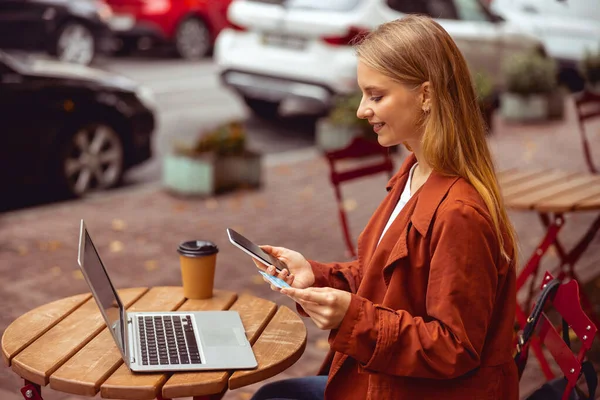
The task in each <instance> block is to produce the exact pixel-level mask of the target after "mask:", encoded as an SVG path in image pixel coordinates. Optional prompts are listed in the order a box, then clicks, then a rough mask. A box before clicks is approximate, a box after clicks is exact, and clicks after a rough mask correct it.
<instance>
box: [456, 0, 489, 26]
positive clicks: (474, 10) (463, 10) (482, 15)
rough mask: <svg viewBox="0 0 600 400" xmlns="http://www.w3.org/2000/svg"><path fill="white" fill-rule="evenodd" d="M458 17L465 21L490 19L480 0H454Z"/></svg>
mask: <svg viewBox="0 0 600 400" xmlns="http://www.w3.org/2000/svg"><path fill="white" fill-rule="evenodd" d="M454 3H455V5H456V12H457V14H458V18H459V19H461V20H463V21H489V17H488V15H487V14H486V12H485V10H484V9H483V6H482V5H481V4H480V3H479V1H478V0H454Z"/></svg>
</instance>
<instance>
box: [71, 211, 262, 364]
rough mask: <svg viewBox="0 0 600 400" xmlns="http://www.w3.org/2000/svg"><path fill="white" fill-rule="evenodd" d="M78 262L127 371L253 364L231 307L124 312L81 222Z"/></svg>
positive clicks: (238, 321)
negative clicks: (193, 310) (222, 308)
mask: <svg viewBox="0 0 600 400" xmlns="http://www.w3.org/2000/svg"><path fill="white" fill-rule="evenodd" d="M77 261H78V263H79V267H80V268H81V271H82V273H83V276H84V277H85V280H86V281H87V283H88V285H89V287H90V289H91V292H92V294H93V295H94V299H95V300H96V303H97V304H98V308H99V309H100V312H101V313H102V316H103V317H104V320H105V321H106V326H107V327H108V329H109V330H110V332H111V334H112V336H113V338H114V339H115V342H116V344H117V347H118V348H119V351H120V352H121V355H122V357H123V361H124V362H125V363H126V364H127V366H128V367H129V369H131V370H132V371H139V372H163V371H164V372H171V371H195V370H223V369H251V368H256V366H257V365H258V364H257V362H256V358H255V357H254V353H253V351H252V347H251V346H250V343H249V342H248V339H247V338H246V334H245V331H244V326H243V324H242V320H241V319H240V315H239V313H238V312H236V311H198V312H191V311H188V312H176V311H175V312H173V311H169V312H127V311H126V310H125V308H124V307H123V302H122V301H121V299H120V298H119V295H118V294H117V291H116V290H115V287H114V285H113V284H112V282H111V280H110V277H109V276H108V272H107V271H106V269H105V268H104V264H103V263H102V260H101V259H100V256H99V254H98V251H97V250H96V247H95V246H94V243H93V242H92V238H91V237H90V234H89V232H88V230H87V228H86V226H85V223H84V221H83V220H81V228H80V234H79V254H78V257H77Z"/></svg>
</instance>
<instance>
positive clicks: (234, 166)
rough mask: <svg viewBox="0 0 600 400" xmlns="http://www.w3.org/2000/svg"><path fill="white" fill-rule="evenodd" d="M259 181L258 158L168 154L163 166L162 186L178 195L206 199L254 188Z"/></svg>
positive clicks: (252, 154)
mask: <svg viewBox="0 0 600 400" xmlns="http://www.w3.org/2000/svg"><path fill="white" fill-rule="evenodd" d="M261 178H262V162H261V155H260V154H256V153H253V152H247V153H246V154H243V155H239V156H217V155H216V154H213V153H207V154H203V155H201V156H194V157H192V156H187V155H181V154H168V155H167V156H166V157H165V159H164V163H163V176H162V179H163V185H164V187H165V188H166V189H167V190H169V191H171V192H174V193H177V194H182V195H195V196H209V195H213V194H216V193H220V192H224V191H227V190H231V189H236V188H240V187H258V186H260V184H261Z"/></svg>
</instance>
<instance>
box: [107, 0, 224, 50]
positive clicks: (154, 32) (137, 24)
mask: <svg viewBox="0 0 600 400" xmlns="http://www.w3.org/2000/svg"><path fill="white" fill-rule="evenodd" d="M107 2H108V3H109V4H110V5H111V7H112V9H113V10H114V12H115V15H114V16H113V18H112V22H111V26H112V28H113V30H114V31H115V32H116V36H117V37H118V45H117V51H118V52H119V53H121V54H127V53H130V52H131V51H133V50H136V49H140V50H146V49H149V48H151V47H154V46H156V45H164V44H167V45H171V46H172V47H173V48H174V50H175V52H176V53H177V55H179V56H180V57H182V58H185V59H191V60H195V59H199V58H201V57H204V56H206V55H207V54H208V53H209V52H210V51H211V50H212V48H213V44H214V41H215V39H216V37H217V35H218V34H219V32H220V31H221V30H222V29H223V28H225V27H226V26H228V22H227V7H228V6H229V3H230V2H231V0H190V1H182V0H107Z"/></svg>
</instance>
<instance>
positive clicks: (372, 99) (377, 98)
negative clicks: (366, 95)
mask: <svg viewBox="0 0 600 400" xmlns="http://www.w3.org/2000/svg"><path fill="white" fill-rule="evenodd" d="M382 97H383V96H373V97H371V98H370V100H371V101H374V102H375V103H377V102H378V101H379V100H381V98H382Z"/></svg>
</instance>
